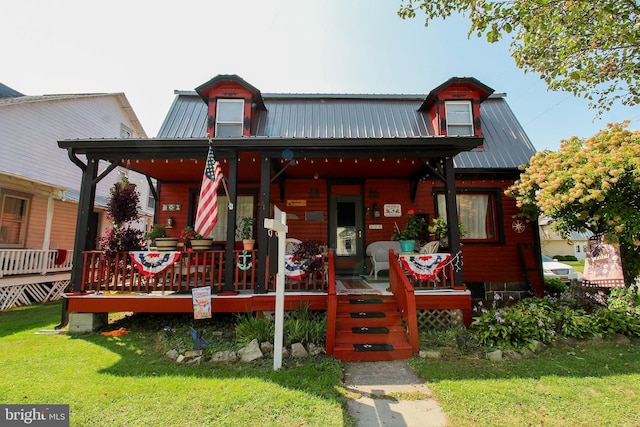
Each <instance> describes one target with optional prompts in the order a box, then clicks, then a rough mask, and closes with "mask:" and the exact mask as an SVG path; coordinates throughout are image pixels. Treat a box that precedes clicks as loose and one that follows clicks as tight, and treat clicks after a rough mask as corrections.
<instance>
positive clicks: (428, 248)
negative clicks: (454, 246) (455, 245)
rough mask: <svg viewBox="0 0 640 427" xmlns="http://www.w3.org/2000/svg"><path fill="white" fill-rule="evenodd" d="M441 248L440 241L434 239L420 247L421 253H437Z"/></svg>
mask: <svg viewBox="0 0 640 427" xmlns="http://www.w3.org/2000/svg"><path fill="white" fill-rule="evenodd" d="M438 249H440V241H438V240H434V241H433V242H429V243H427V244H426V245H424V246H423V247H421V248H420V253H421V254H435V253H436V252H438Z"/></svg>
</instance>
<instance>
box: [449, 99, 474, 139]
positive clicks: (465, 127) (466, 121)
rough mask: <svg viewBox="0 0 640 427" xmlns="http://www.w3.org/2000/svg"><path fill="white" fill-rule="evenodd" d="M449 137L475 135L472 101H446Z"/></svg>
mask: <svg viewBox="0 0 640 427" xmlns="http://www.w3.org/2000/svg"><path fill="white" fill-rule="evenodd" d="M445 110H446V112H445V114H446V118H447V135H449V136H470V135H473V114H472V110H471V101H445Z"/></svg>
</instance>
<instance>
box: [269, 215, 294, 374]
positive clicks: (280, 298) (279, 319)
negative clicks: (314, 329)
mask: <svg viewBox="0 0 640 427" xmlns="http://www.w3.org/2000/svg"><path fill="white" fill-rule="evenodd" d="M273 217H274V219H269V218H265V219H264V228H266V229H267V230H274V231H275V232H276V235H277V236H278V274H277V275H276V324H275V335H274V342H273V370H274V371H277V370H278V369H280V368H282V345H283V341H284V340H283V338H284V331H283V329H284V251H285V247H286V244H287V241H286V240H287V231H288V230H289V227H287V214H286V213H285V212H282V211H281V210H280V209H278V207H277V206H276V207H275V210H274V214H273Z"/></svg>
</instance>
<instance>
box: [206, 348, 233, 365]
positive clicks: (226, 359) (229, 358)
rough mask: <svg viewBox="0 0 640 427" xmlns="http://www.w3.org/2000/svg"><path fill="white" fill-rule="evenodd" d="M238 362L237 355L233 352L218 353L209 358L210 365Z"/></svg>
mask: <svg viewBox="0 0 640 427" xmlns="http://www.w3.org/2000/svg"><path fill="white" fill-rule="evenodd" d="M237 360H238V355H237V354H236V352H235V351H230V350H225V351H219V352H217V353H215V354H214V355H213V357H212V358H211V363H235V362H236V361H237Z"/></svg>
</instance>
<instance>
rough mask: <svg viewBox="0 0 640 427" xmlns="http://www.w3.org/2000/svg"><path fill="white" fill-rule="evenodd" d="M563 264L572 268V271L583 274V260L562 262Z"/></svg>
mask: <svg viewBox="0 0 640 427" xmlns="http://www.w3.org/2000/svg"><path fill="white" fill-rule="evenodd" d="M562 262H563V263H565V264H568V265H570V266H571V267H573V269H574V270H576V271H577V272H579V273H584V260H583V259H581V260H578V261H562Z"/></svg>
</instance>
